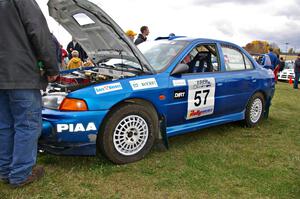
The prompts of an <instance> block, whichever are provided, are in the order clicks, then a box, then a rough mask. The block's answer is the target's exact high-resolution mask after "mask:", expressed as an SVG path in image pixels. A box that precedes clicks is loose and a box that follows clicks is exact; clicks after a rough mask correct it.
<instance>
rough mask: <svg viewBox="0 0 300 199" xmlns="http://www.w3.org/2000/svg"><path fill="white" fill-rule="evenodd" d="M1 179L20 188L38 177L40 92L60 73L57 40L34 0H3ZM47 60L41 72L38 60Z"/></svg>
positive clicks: (0, 19)
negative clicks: (52, 35)
mask: <svg viewBox="0 0 300 199" xmlns="http://www.w3.org/2000/svg"><path fill="white" fill-rule="evenodd" d="M0 24H1V31H0V106H1V109H0V181H1V182H4V183H10V184H11V185H12V186H13V187H19V186H23V185H26V184H28V183H31V182H33V181H35V180H37V179H39V178H40V177H41V176H43V174H44V169H43V168H42V167H34V165H35V164H36V157H37V141H38V137H39V135H40V132H41V126H42V125H41V122H42V118H41V109H42V105H41V94H40V89H44V88H45V86H46V85H47V80H48V81H54V80H55V79H56V77H57V74H58V66H57V61H56V60H57V58H56V54H55V47H54V43H53V41H52V39H51V35H50V31H49V29H48V26H47V23H46V20H45V18H44V16H43V14H42V12H41V10H40V8H39V6H38V5H37V3H36V2H35V0H1V1H0ZM38 61H42V62H43V63H44V68H43V70H44V72H43V74H44V75H43V76H42V75H41V71H40V69H39V67H38V66H37V62H38Z"/></svg>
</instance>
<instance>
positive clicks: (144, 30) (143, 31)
mask: <svg viewBox="0 0 300 199" xmlns="http://www.w3.org/2000/svg"><path fill="white" fill-rule="evenodd" d="M140 31H141V33H140V34H139V35H138V37H137V39H136V40H135V42H134V44H135V45H139V44H140V43H143V42H145V41H146V40H147V36H148V35H149V33H150V31H149V28H148V26H142V27H141V29H140Z"/></svg>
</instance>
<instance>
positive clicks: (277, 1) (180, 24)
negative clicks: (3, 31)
mask: <svg viewBox="0 0 300 199" xmlns="http://www.w3.org/2000/svg"><path fill="white" fill-rule="evenodd" d="M36 1H37V2H38V4H39V5H40V7H41V9H42V11H43V13H44V14H45V16H46V19H47V21H48V25H49V28H50V30H51V31H52V32H53V33H54V34H55V35H56V36H57V38H58V40H59V41H60V42H61V43H62V44H63V45H64V47H65V46H66V45H67V43H68V42H69V41H70V39H71V37H70V36H69V35H68V34H67V33H66V32H65V31H64V30H63V28H62V27H61V26H59V25H58V24H57V23H56V22H55V21H54V20H53V19H52V18H51V17H49V14H48V8H47V5H46V4H47V2H48V1H47V0H36ZM91 1H92V2H94V3H96V4H97V5H98V6H99V7H101V8H102V9H103V10H104V11H106V13H107V14H108V15H110V16H111V17H112V18H113V19H114V20H115V22H117V23H118V24H119V25H120V26H121V28H123V30H124V31H126V30H128V29H132V30H134V31H135V32H137V33H138V32H139V28H140V27H141V26H142V25H147V26H148V27H149V29H150V35H149V40H153V39H155V38H156V37H158V36H167V35H169V33H175V34H176V35H185V36H191V37H201V38H211V39H218V40H225V41H230V42H233V43H236V44H238V45H241V46H244V45H246V44H247V43H249V42H251V41H252V40H266V41H268V42H270V43H271V42H275V43H276V44H278V45H279V46H280V47H281V49H282V51H286V44H285V43H289V44H288V48H291V47H292V48H294V49H300V0H91Z"/></svg>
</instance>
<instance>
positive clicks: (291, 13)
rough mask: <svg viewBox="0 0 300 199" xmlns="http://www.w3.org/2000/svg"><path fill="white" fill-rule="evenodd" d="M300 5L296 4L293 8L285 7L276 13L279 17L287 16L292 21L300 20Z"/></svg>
mask: <svg viewBox="0 0 300 199" xmlns="http://www.w3.org/2000/svg"><path fill="white" fill-rule="evenodd" d="M299 10H300V3H298V4H296V3H295V4H294V5H292V6H288V7H283V8H282V10H279V11H277V12H276V13H275V15H277V16H286V17H287V18H289V19H292V20H300V12H299Z"/></svg>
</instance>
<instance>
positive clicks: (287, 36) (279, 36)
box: [242, 22, 300, 51]
mask: <svg viewBox="0 0 300 199" xmlns="http://www.w3.org/2000/svg"><path fill="white" fill-rule="evenodd" d="M242 32H243V33H244V34H246V35H248V36H249V37H251V38H255V39H258V40H265V41H268V42H275V43H276V44H277V45H278V46H279V47H280V48H281V49H282V50H283V51H285V48H286V47H285V43H289V48H290V47H292V48H294V49H300V37H299V35H300V25H299V24H297V23H293V22H289V23H287V24H286V26H282V27H280V28H279V29H278V30H276V31H268V30H262V29H244V30H242Z"/></svg>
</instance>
